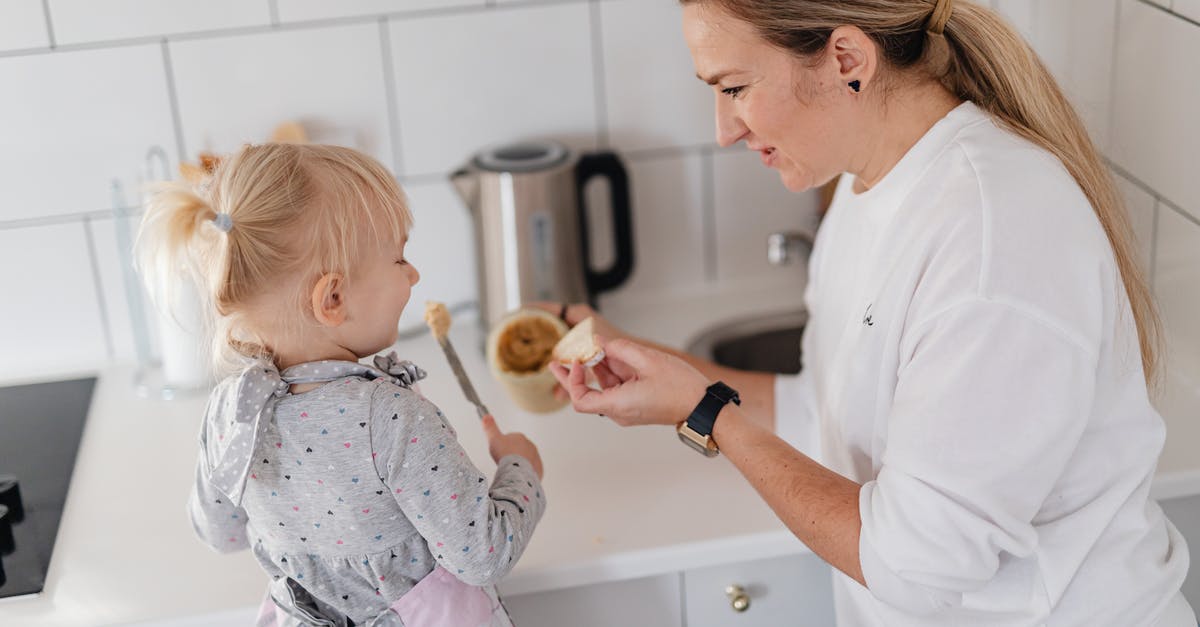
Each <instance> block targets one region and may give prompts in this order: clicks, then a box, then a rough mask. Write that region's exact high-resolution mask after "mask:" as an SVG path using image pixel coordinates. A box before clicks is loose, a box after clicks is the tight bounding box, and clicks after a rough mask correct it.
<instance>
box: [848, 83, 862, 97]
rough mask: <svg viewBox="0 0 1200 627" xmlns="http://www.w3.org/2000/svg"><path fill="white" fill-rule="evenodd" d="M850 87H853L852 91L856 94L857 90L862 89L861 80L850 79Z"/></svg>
mask: <svg viewBox="0 0 1200 627" xmlns="http://www.w3.org/2000/svg"><path fill="white" fill-rule="evenodd" d="M850 89H853V90H854V93H856V94H857V93H858V92H860V91H862V81H857V80H854V81H850Z"/></svg>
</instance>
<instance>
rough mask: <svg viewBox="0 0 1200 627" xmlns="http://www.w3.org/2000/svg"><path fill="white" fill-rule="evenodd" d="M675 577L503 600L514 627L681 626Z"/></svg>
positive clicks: (537, 593) (681, 619)
mask: <svg viewBox="0 0 1200 627" xmlns="http://www.w3.org/2000/svg"><path fill="white" fill-rule="evenodd" d="M679 594H680V591H679V574H678V573H672V574H669V575H658V576H655V577H643V578H641V579H630V580H627V581H615V582H611V583H601V584H593V585H590V586H580V587H578V588H566V589H563V590H552V591H550V592H535V593H532V594H522V595H520V596H512V597H504V606H505V607H506V608H508V613H509V615H510V616H511V617H512V620H513V624H514V625H516V626H517V627H562V626H563V625H570V626H571V627H613V626H615V625H621V626H624V625H630V626H634V625H636V626H639V627H643V626H644V627H681V626H682V625H683V616H682V609H681V603H680V598H679Z"/></svg>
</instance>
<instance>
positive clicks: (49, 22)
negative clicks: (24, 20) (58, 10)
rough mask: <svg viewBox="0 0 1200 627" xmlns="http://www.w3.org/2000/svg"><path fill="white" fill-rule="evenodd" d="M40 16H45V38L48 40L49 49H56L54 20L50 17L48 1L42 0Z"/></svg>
mask: <svg viewBox="0 0 1200 627" xmlns="http://www.w3.org/2000/svg"><path fill="white" fill-rule="evenodd" d="M42 14H43V15H45V16H46V37H47V38H49V42H50V49H51V50H54V49H55V48H57V47H58V42H56V41H55V38H54V20H53V19H52V18H51V17H50V0H42Z"/></svg>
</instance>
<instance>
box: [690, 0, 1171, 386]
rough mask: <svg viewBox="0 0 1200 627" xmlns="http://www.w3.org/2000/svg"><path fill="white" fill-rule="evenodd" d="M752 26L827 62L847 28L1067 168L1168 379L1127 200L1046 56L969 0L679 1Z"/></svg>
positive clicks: (1149, 351) (1155, 370)
mask: <svg viewBox="0 0 1200 627" xmlns="http://www.w3.org/2000/svg"><path fill="white" fill-rule="evenodd" d="M680 2H681V4H685V5H687V4H703V5H707V6H713V7H716V8H718V9H720V10H722V11H724V12H725V13H726V14H728V15H730V16H733V17H735V18H737V19H740V20H742V21H744V22H746V23H748V24H749V25H751V26H752V27H753V28H754V29H755V30H756V31H757V32H758V34H759V35H760V36H761V37H762V38H763V39H764V40H765V41H766V42H768V43H769V44H771V45H773V46H775V47H777V48H780V49H782V50H786V51H789V52H791V53H792V54H794V55H796V56H797V57H799V58H804V59H809V58H815V57H817V55H820V54H821V53H822V52H823V51H824V50H825V48H826V45H827V44H828V42H829V38H830V35H831V34H832V33H833V31H834V30H835V29H836V28H838V27H840V26H856V27H858V28H860V29H861V30H862V31H863V32H864V33H866V34H867V35H868V36H869V37H871V39H872V40H873V41H874V42H875V43H876V44H877V45H878V46H879V49H880V52H881V54H882V56H883V57H884V59H883V60H884V62H885V63H884V65H885V66H887V67H890V68H894V69H897V70H902V71H911V72H915V73H917V74H918V75H925V76H928V77H930V78H933V79H935V80H937V81H939V82H940V83H941V84H942V85H943V86H945V88H946V89H948V90H949V91H950V92H951V93H953V94H954V95H955V96H957V97H958V98H960V99H962V100H969V101H971V102H974V103H975V104H976V105H978V106H979V107H981V108H982V109H984V110H986V111H988V112H989V113H990V114H991V115H992V116H993V117H994V118H996V119H997V120H999V121H1000V122H1001V123H1002V124H1004V125H1005V126H1006V127H1007V128H1009V129H1011V130H1012V131H1013V132H1015V133H1017V134H1018V135H1020V136H1021V137H1023V138H1025V139H1027V140H1029V141H1031V142H1033V143H1034V144H1036V145H1038V146H1040V147H1042V148H1044V149H1045V150H1047V151H1049V152H1050V153H1051V154H1053V155H1054V156H1055V157H1057V158H1058V159H1059V161H1061V162H1062V164H1063V166H1064V167H1066V168H1067V171H1068V172H1070V174H1071V176H1072V177H1074V179H1075V181H1076V183H1078V184H1079V187H1080V188H1081V189H1082V190H1083V193H1084V194H1085V195H1086V196H1087V198H1088V200H1089V201H1090V202H1091V204H1092V207H1093V209H1094V210H1095V211H1096V216H1097V217H1098V218H1099V219H1100V224H1101V225H1102V226H1103V228H1104V232H1105V233H1106V234H1107V236H1108V241H1109V243H1110V244H1111V246H1112V250H1113V255H1114V257H1115V258H1116V264H1117V268H1118V269H1119V270H1120V273H1121V279H1122V281H1123V282H1124V285H1125V291H1126V293H1127V295H1128V298H1129V304H1130V306H1131V308H1132V310H1133V317H1134V322H1135V323H1136V325H1137V331H1138V340H1139V344H1140V347H1141V357H1142V368H1143V372H1144V375H1145V379H1146V382H1147V385H1148V386H1149V387H1151V388H1154V387H1156V383H1157V381H1158V375H1159V351H1160V348H1161V342H1162V340H1161V325H1162V323H1161V321H1160V320H1159V317H1158V311H1157V307H1156V306H1155V304H1154V297H1153V295H1152V292H1151V289H1150V286H1149V284H1148V282H1147V280H1146V278H1145V276H1144V274H1143V273H1142V271H1141V269H1140V267H1139V265H1138V262H1137V246H1136V244H1135V240H1134V235H1133V228H1132V226H1131V225H1130V221H1129V215H1128V213H1127V212H1126V210H1125V205H1124V202H1123V200H1122V198H1121V195H1120V193H1119V192H1118V191H1117V188H1116V185H1115V184H1114V182H1113V180H1112V175H1111V174H1110V172H1109V170H1108V168H1107V167H1106V166H1105V164H1104V160H1103V159H1102V158H1101V156H1100V153H1099V151H1098V150H1097V149H1096V147H1095V145H1094V144H1093V143H1092V140H1091V138H1090V137H1089V136H1088V132H1087V129H1086V128H1085V127H1084V124H1083V122H1082V121H1081V120H1080V119H1079V116H1078V115H1077V114H1076V112H1075V109H1074V108H1073V107H1072V106H1071V103H1070V102H1069V101H1068V100H1067V98H1066V96H1064V95H1063V93H1062V90H1061V89H1060V88H1059V86H1058V84H1057V83H1056V82H1055V80H1054V77H1053V76H1051V75H1050V72H1049V71H1048V70H1047V69H1046V67H1045V66H1044V65H1043V64H1042V62H1041V60H1040V59H1039V58H1038V56H1037V54H1036V53H1035V52H1034V51H1033V49H1032V48H1031V47H1030V46H1029V44H1028V43H1026V42H1025V40H1024V39H1023V38H1022V37H1021V36H1020V35H1019V34H1017V32H1016V31H1015V30H1014V29H1013V28H1012V27H1011V26H1009V25H1008V23H1007V22H1005V21H1004V19H1003V18H1001V17H1000V16H999V15H998V14H996V13H995V12H994V11H992V10H990V9H987V8H985V7H982V6H979V5H977V4H974V3H971V2H967V1H965V0H773V1H767V2H764V1H763V0H680Z"/></svg>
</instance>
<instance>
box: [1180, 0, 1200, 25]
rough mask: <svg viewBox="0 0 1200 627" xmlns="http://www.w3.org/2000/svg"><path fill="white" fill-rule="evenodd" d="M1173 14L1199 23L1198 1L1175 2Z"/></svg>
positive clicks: (1199, 6) (1199, 0)
mask: <svg viewBox="0 0 1200 627" xmlns="http://www.w3.org/2000/svg"><path fill="white" fill-rule="evenodd" d="M1173 8H1174V9H1175V12H1176V13H1178V14H1180V15H1182V16H1184V17H1186V18H1188V19H1190V20H1194V21H1197V22H1200V0H1175V5H1174V7H1173Z"/></svg>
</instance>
